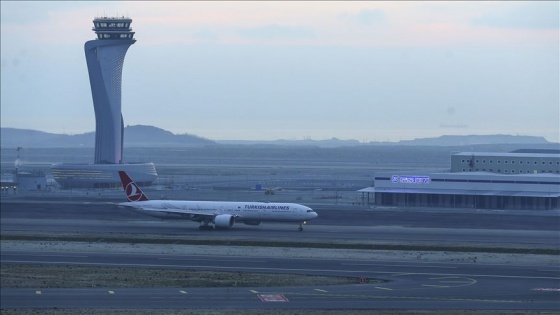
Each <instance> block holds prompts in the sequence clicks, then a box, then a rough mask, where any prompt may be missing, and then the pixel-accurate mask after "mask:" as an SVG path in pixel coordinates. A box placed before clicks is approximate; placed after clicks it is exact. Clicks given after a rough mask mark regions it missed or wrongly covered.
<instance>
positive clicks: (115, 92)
mask: <svg viewBox="0 0 560 315" xmlns="http://www.w3.org/2000/svg"><path fill="white" fill-rule="evenodd" d="M131 23H132V19H129V18H125V17H122V18H114V17H110V18H108V17H99V18H95V19H94V20H93V29H92V30H93V31H94V32H95V34H96V35H97V39H95V40H90V41H88V42H86V44H85V46H84V49H85V53H86V61H87V67H88V72H89V83H90V85H91V95H92V97H93V107H94V109H95V158H94V163H95V164H120V163H123V137H124V124H123V118H122V114H121V81H122V69H123V64H124V56H125V55H126V51H127V50H128V47H130V45H132V44H134V42H136V40H135V39H134V32H133V31H132V28H131V27H130V24H131Z"/></svg>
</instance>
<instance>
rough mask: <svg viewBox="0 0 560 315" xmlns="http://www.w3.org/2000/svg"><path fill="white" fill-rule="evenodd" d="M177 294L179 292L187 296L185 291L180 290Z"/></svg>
mask: <svg viewBox="0 0 560 315" xmlns="http://www.w3.org/2000/svg"><path fill="white" fill-rule="evenodd" d="M179 292H181V294H187V291H183V290H181V291H179Z"/></svg>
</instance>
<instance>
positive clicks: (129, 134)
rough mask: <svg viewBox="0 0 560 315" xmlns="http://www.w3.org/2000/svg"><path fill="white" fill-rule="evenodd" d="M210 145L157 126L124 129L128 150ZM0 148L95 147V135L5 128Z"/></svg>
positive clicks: (194, 137) (208, 142)
mask: <svg viewBox="0 0 560 315" xmlns="http://www.w3.org/2000/svg"><path fill="white" fill-rule="evenodd" d="M209 144H215V142H214V141H212V140H208V139H204V138H202V137H198V136H195V135H189V134H182V135H176V134H173V133H171V132H169V131H166V130H163V129H160V128H157V127H153V126H143V125H136V126H126V127H125V128H124V146H125V147H169V146H175V147H181V146H202V145H209ZM0 145H1V146H2V147H3V148H16V147H27V148H73V147H94V146H95V132H87V133H83V134H77V135H64V134H55V133H48V132H43V131H37V130H28V129H16V128H1V134H0Z"/></svg>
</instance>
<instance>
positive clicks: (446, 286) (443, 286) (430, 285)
mask: <svg viewBox="0 0 560 315" xmlns="http://www.w3.org/2000/svg"><path fill="white" fill-rule="evenodd" d="M422 286H423V287H430V288H449V286H448V285H435V284H423V285H422Z"/></svg>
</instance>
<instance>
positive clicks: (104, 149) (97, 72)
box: [51, 17, 157, 188]
mask: <svg viewBox="0 0 560 315" xmlns="http://www.w3.org/2000/svg"><path fill="white" fill-rule="evenodd" d="M131 23H132V19H129V18H125V17H120V18H119V17H111V18H108V17H100V18H95V19H94V20H93V31H94V32H95V34H96V35H97V39H95V40H90V41H88V42H86V44H85V46H84V50H85V53H86V61H87V67H88V72H89V83H90V85H91V95H92V97H93V108H94V110H95V157H94V163H93V164H89V163H88V164H83V163H76V164H74V163H54V164H53V165H52V166H51V169H52V174H53V178H54V179H55V181H56V182H57V183H58V184H59V185H60V186H61V187H62V188H106V187H119V186H120V183H121V182H120V177H119V175H118V171H126V172H127V173H128V174H129V175H130V176H131V177H132V178H134V180H135V181H136V183H138V184H139V185H146V186H148V185H151V184H152V182H153V181H154V180H156V178H157V172H156V168H155V165H154V163H143V162H139V163H131V162H127V163H125V162H124V161H123V142H124V123H123V118H122V114H121V82H122V70H123V64H124V56H125V55H126V51H127V50H128V47H130V45H132V44H134V43H135V42H136V40H135V39H134V32H132V29H131V28H130V24H131Z"/></svg>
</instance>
